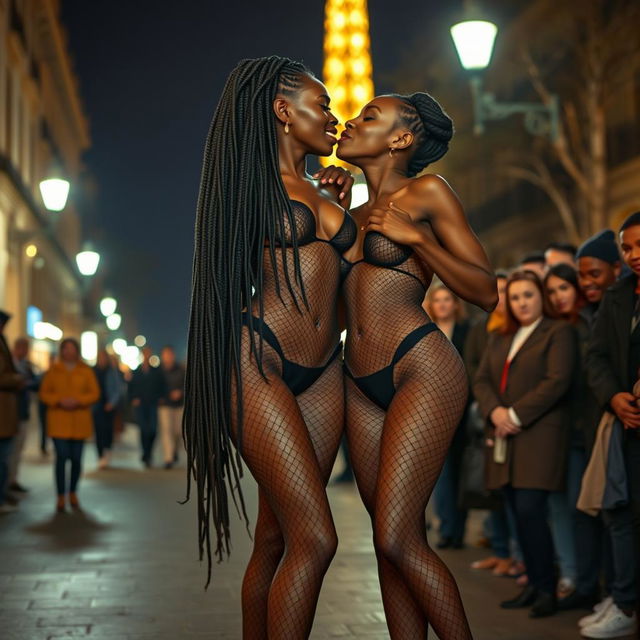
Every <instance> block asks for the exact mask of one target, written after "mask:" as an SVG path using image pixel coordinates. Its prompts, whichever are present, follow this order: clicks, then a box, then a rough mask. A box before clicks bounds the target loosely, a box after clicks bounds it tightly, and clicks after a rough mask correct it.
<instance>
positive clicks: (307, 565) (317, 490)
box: [232, 346, 337, 640]
mask: <svg viewBox="0 0 640 640" xmlns="http://www.w3.org/2000/svg"><path fill="white" fill-rule="evenodd" d="M247 351H248V349H246V348H245V347H244V346H243V354H244V355H243V360H245V362H243V371H242V381H243V390H244V396H243V409H244V421H243V425H242V429H243V431H242V451H241V453H242V456H243V458H244V460H245V462H246V464H247V466H248V467H249V469H250V471H251V473H252V475H253V477H254V478H255V479H256V481H257V483H258V485H259V487H260V488H261V490H262V492H263V494H264V498H265V499H266V501H267V502H268V504H269V506H270V507H271V509H272V511H273V513H274V514H275V516H276V518H277V521H278V523H279V525H280V530H281V531H282V535H283V538H284V542H285V551H284V554H283V556H282V560H281V562H280V564H279V566H278V569H277V571H276V573H275V576H274V578H273V581H272V583H271V588H270V590H269V598H268V605H267V606H268V609H267V637H268V638H269V640H296V639H299V640H304V639H306V638H308V636H309V633H310V632H311V627H312V624H313V618H314V615H315V610H316V606H317V601H318V596H319V593H320V587H321V586H322V580H323V578H324V575H325V573H326V571H327V569H328V567H329V564H330V562H331V560H332V558H333V556H334V554H335V550H336V546H337V537H336V532H335V527H334V524H333V519H332V517H331V512H330V509H329V502H328V500H327V495H326V491H325V487H324V478H323V476H322V472H321V470H320V468H319V466H318V461H317V458H316V454H315V452H314V450H313V443H312V442H311V438H310V436H309V431H308V429H307V425H306V424H305V422H304V419H303V416H302V413H301V411H300V408H299V406H298V403H297V402H296V398H295V397H294V396H293V394H292V393H291V391H290V390H289V389H288V387H287V386H286V385H285V384H284V382H283V381H282V380H281V379H280V378H279V373H278V371H279V366H280V365H279V358H274V357H273V356H274V354H273V352H272V351H271V350H270V349H267V348H266V347H265V354H264V357H263V366H264V368H265V373H266V374H267V375H268V377H269V380H268V382H267V381H265V380H264V378H263V377H262V376H261V375H260V373H259V372H258V371H257V368H256V367H255V364H254V363H253V362H252V361H251V360H250V358H249V356H248V354H247ZM267 351H269V352H270V353H267ZM233 404H234V403H232V405H233ZM235 435H236V438H237V434H235Z"/></svg>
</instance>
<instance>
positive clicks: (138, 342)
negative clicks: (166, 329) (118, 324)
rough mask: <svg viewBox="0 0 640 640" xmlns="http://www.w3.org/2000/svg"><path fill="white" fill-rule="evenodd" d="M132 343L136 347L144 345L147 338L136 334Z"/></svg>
mask: <svg viewBox="0 0 640 640" xmlns="http://www.w3.org/2000/svg"><path fill="white" fill-rule="evenodd" d="M133 343H134V344H135V345H136V347H140V348H142V347H144V345H145V344H147V339H146V338H145V337H144V336H136V337H135V338H134V339H133Z"/></svg>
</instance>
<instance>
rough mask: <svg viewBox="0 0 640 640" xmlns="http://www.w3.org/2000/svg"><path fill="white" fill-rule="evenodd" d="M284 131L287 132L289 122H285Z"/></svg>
mask: <svg viewBox="0 0 640 640" xmlns="http://www.w3.org/2000/svg"><path fill="white" fill-rule="evenodd" d="M284 132H285V133H289V123H288V122H286V123H285V125H284Z"/></svg>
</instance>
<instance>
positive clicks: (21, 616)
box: [0, 428, 583, 640]
mask: <svg viewBox="0 0 640 640" xmlns="http://www.w3.org/2000/svg"><path fill="white" fill-rule="evenodd" d="M135 436H136V433H135V429H134V428H130V429H129V430H128V431H127V433H126V437H125V439H124V442H122V443H120V444H119V445H118V448H117V450H116V455H115V456H114V468H112V469H109V470H106V471H96V470H95V467H96V457H95V452H94V448H93V445H92V444H88V445H87V449H86V452H85V475H84V478H83V480H82V483H81V485H80V491H79V495H80V498H81V501H82V505H83V507H84V511H83V512H82V513H67V514H60V515H58V514H55V513H54V490H53V478H52V469H51V464H52V462H51V460H47V461H42V460H41V459H40V457H39V454H38V453H37V449H36V447H35V445H36V443H35V440H36V437H35V433H32V434H30V441H29V444H28V450H27V454H26V464H24V466H23V469H22V472H21V481H22V482H23V483H24V484H25V485H28V486H29V487H31V492H30V493H29V495H28V497H27V498H25V499H24V500H23V501H22V503H21V506H20V510H19V511H18V512H16V513H13V514H8V515H5V516H2V517H0V550H1V551H0V554H1V555H0V557H1V560H0V638H2V640H50V639H53V638H70V637H71V638H83V637H87V638H88V639H91V640H107V639H109V640H114V639H120V640H151V639H153V640H163V639H167V640H168V639H172V640H183V639H190V638H216V639H220V640H226V639H232V638H233V639H237V638H240V637H241V634H240V628H241V625H240V593H239V592H240V584H241V580H242V573H243V569H244V565H245V563H246V561H247V558H248V555H249V551H250V541H249V539H248V537H247V535H246V533H245V531H244V530H243V528H242V525H241V524H240V523H238V524H237V525H236V526H235V530H234V532H233V533H234V545H235V548H234V550H233V555H232V558H231V561H229V562H225V563H223V564H221V565H216V566H215V567H214V570H215V574H214V579H213V584H212V586H211V587H210V588H209V590H208V591H207V592H206V593H205V592H204V591H203V585H204V580H205V570H204V566H201V565H200V564H199V563H198V561H197V558H196V533H195V526H194V523H195V514H194V506H193V504H187V505H186V506H182V505H179V504H178V503H177V501H178V500H179V499H181V498H182V497H183V495H184V486H185V483H184V477H185V476H184V470H183V469H176V470H172V471H165V470H163V469H152V470H149V471H145V470H143V469H142V468H141V465H140V463H139V461H138V451H137V448H136V437H135ZM156 460H157V461H159V460H160V456H159V455H158V454H156ZM245 487H246V493H247V495H248V497H249V503H250V514H251V516H252V518H253V516H254V513H255V489H254V487H253V486H252V484H251V482H250V481H248V482H246V483H245ZM330 498H331V503H332V506H333V510H334V514H335V520H336V527H337V529H338V535H339V538H340V546H339V550H338V554H337V556H336V558H335V561H334V563H333V565H332V567H331V569H330V571H329V573H328V575H327V577H326V579H325V583H324V588H323V591H322V596H321V599H320V603H319V606H318V612H317V617H316V622H315V625H314V630H313V633H312V636H311V637H312V638H313V639H314V640H325V639H328V638H343V639H345V640H346V639H349V638H366V639H367V640H382V639H383V638H388V634H387V631H386V625H385V623H384V614H383V610H382V604H381V601H380V595H379V589H378V580H377V572H376V568H375V563H374V556H373V552H372V547H371V542H370V530H369V521H368V517H367V515H366V513H365V511H364V509H363V507H362V506H361V503H360V500H359V498H358V496H357V494H356V492H355V489H353V488H352V487H337V488H331V489H330ZM478 520H479V519H478V517H476V518H474V520H473V522H474V523H475V526H476V528H477V522H478ZM473 537H474V535H473V534H471V535H470V538H473ZM442 555H443V557H444V558H445V560H446V562H447V563H448V564H449V566H450V567H451V569H452V571H453V572H454V574H455V575H456V577H457V579H458V581H459V585H460V589H461V592H462V594H463V599H464V601H465V605H466V607H467V610H468V614H469V618H470V621H471V625H472V628H473V630H474V636H475V638H476V639H477V640H497V639H505V640H515V639H517V638H520V639H522V640H560V639H565V638H578V637H579V636H578V633H577V627H576V624H575V623H576V620H577V619H578V618H579V617H580V615H583V613H573V612H572V613H565V614H560V615H557V616H554V617H552V618H548V619H545V620H535V621H533V620H529V619H528V618H527V615H526V612H523V611H516V612H509V611H503V610H501V609H499V608H498V606H497V603H498V601H499V600H501V599H503V598H506V597H509V596H511V595H513V594H514V592H515V591H516V588H515V585H514V583H513V582H512V581H511V580H509V579H504V578H494V577H492V576H490V575H489V574H487V573H485V572H482V573H478V572H472V571H471V570H470V569H468V566H469V563H470V562H471V561H472V560H474V559H477V558H479V557H482V556H483V555H484V552H482V551H481V550H478V549H473V548H469V549H465V550H462V551H452V552H444V553H443V554H442Z"/></svg>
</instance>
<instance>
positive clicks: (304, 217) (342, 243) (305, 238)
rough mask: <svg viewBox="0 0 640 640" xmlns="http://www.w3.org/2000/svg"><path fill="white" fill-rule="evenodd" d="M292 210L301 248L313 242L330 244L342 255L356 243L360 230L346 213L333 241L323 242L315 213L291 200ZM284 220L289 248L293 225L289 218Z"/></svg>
mask: <svg viewBox="0 0 640 640" xmlns="http://www.w3.org/2000/svg"><path fill="white" fill-rule="evenodd" d="M290 202H291V210H292V213H293V222H294V225H295V233H296V240H297V244H298V246H299V247H303V246H304V245H306V244H311V243H312V242H326V243H328V244H330V245H331V246H332V247H333V248H334V249H335V250H336V251H337V252H338V253H340V254H342V253H344V252H345V251H346V250H347V249H349V248H350V247H351V246H352V245H353V243H354V242H355V241H356V237H357V235H358V229H357V228H356V223H355V222H354V221H353V218H352V217H351V216H350V215H349V214H348V213H346V212H345V214H344V219H343V220H342V224H341V225H340V228H339V229H338V232H337V233H336V234H335V235H334V236H333V238H331V240H323V239H322V238H318V236H317V235H316V217H315V216H314V215H313V211H311V209H310V208H309V207H308V206H307V205H306V204H305V203H304V202H300V201H299V200H291V201H290ZM283 220H284V239H285V242H286V244H287V246H291V245H292V244H293V236H292V233H291V225H290V224H289V218H288V216H284V217H283Z"/></svg>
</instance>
